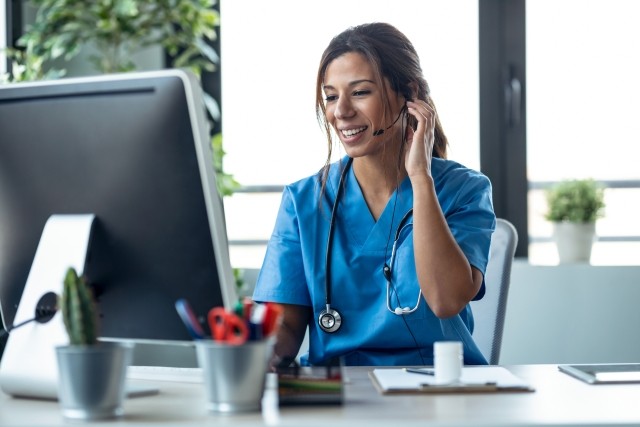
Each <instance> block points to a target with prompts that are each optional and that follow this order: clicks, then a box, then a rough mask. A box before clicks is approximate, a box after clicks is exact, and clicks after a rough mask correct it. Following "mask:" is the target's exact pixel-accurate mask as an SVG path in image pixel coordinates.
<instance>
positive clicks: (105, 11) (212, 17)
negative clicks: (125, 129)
mask: <svg viewBox="0 0 640 427" xmlns="http://www.w3.org/2000/svg"><path fill="white" fill-rule="evenodd" d="M30 4H32V5H33V6H34V7H36V8H37V14H36V19H35V22H34V23H33V24H32V25H31V26H29V27H28V28H27V30H26V32H25V34H23V36H22V37H21V38H20V39H19V40H18V42H17V44H18V47H20V48H22V49H24V52H25V55H26V56H27V58H29V59H30V58H32V57H35V58H39V59H40V60H41V61H42V63H41V64H39V66H40V69H38V68H37V67H36V68H35V69H33V70H32V71H34V73H33V74H34V75H41V76H42V75H44V73H42V66H44V65H46V64H47V63H50V62H51V61H55V60H59V59H60V60H63V61H69V60H70V59H72V58H73V57H75V56H76V55H77V54H78V53H79V52H80V50H81V48H82V47H84V46H85V45H89V44H90V45H92V46H94V47H95V48H96V49H97V52H98V53H97V54H96V55H92V56H91V58H90V59H91V61H92V62H93V64H94V66H95V68H96V69H97V70H99V71H101V72H103V73H114V72H125V71H132V70H133V69H134V68H135V65H134V63H133V62H132V61H131V55H132V54H133V53H135V52H138V51H140V50H141V49H143V48H145V47H148V46H155V45H160V46H162V47H163V48H164V49H165V50H166V51H167V52H168V53H169V55H170V56H171V57H172V58H173V61H172V62H173V64H172V65H173V66H174V67H177V68H189V69H191V70H192V71H193V72H194V73H195V74H196V75H198V76H199V75H200V73H201V71H202V70H203V69H204V70H213V69H214V68H215V65H214V64H216V63H217V62H218V55H217V53H216V52H215V50H213V49H212V48H211V47H210V46H209V45H208V44H207V43H206V42H207V40H215V39H216V37H217V34H216V31H215V27H216V26H217V25H219V21H220V16H219V14H218V12H217V11H216V10H214V9H213V5H214V4H215V0H95V1H91V2H87V1H84V0H31V2H30ZM34 65H37V64H34ZM60 72H61V73H64V70H61V71H60Z"/></svg>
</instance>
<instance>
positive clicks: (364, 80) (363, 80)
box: [322, 79, 376, 90]
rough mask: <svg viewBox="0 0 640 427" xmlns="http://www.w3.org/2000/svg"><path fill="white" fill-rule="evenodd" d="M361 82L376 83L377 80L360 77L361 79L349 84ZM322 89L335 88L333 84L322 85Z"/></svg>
mask: <svg viewBox="0 0 640 427" xmlns="http://www.w3.org/2000/svg"><path fill="white" fill-rule="evenodd" d="M361 83H372V84H375V83H376V82H374V81H373V80H369V79H360V80H354V81H352V82H349V86H357V85H359V84H361ZM322 89H323V90H325V89H335V88H334V87H333V86H331V85H322Z"/></svg>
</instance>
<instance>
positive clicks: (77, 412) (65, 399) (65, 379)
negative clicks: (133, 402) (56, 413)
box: [56, 342, 133, 420]
mask: <svg viewBox="0 0 640 427" xmlns="http://www.w3.org/2000/svg"><path fill="white" fill-rule="evenodd" d="M132 349H133V344H131V343H119V342H101V343H99V344H97V345H94V346H75V345H68V346H59V347H56V356H57V360H58V374H59V375H58V398H59V401H60V407H61V409H62V415H63V416H64V417H65V418H70V419H82V420H96V419H109V418H116V417H119V416H121V415H123V407H122V403H123V401H124V396H125V380H126V374H127V367H128V366H129V364H130V363H131V358H132V354H133V353H132Z"/></svg>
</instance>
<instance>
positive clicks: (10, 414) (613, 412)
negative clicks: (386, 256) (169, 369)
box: [0, 365, 640, 427]
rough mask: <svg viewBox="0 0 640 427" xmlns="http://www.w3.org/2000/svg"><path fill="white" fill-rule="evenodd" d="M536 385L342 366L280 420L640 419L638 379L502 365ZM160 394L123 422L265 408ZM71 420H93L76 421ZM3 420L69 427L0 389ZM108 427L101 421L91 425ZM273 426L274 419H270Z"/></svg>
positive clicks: (222, 421)
mask: <svg viewBox="0 0 640 427" xmlns="http://www.w3.org/2000/svg"><path fill="white" fill-rule="evenodd" d="M506 368H507V369H509V370H510V371H511V372H513V373H514V374H515V375H517V376H519V377H520V378H522V379H524V380H526V381H528V382H529V383H530V384H531V385H532V386H534V387H535V389H536V391H535V392H532V393H498V394H455V395H452V394H438V395H393V396H389V395H387V396H383V395H381V394H379V393H378V391H376V389H375V388H374V386H373V384H372V383H371V380H370V379H369V377H368V372H369V371H371V369H372V368H366V367H349V368H346V371H345V372H346V376H347V378H346V380H347V383H346V386H345V403H344V405H342V406H305V407H284V408H280V410H279V420H278V422H277V424H275V425H282V426H292V427H293V426H296V427H299V426H304V427H310V426H323V427H326V426H330V427H341V426H348V427H357V426H384V427H390V426H391V427H394V426H398V427H400V426H402V427H407V426H421V427H424V426H426V425H429V426H433V425H439V426H507V425H509V426H513V425H520V426H522V425H528V426H531V425H545V426H547V427H549V426H559V425H574V426H575V425H590V426H599V425H640V409H639V406H638V402H640V384H632V385H597V386H594V385H588V384H586V383H583V382H581V381H579V380H576V379H574V378H572V377H570V376H568V375H566V374H563V373H561V372H559V371H558V369H557V366H556V365H526V366H525V365H522V366H506ZM155 384H158V385H159V387H160V394H158V395H156V396H147V397H137V398H130V399H127V401H126V403H125V416H124V417H123V418H122V419H120V420H118V421H115V424H117V425H120V426H123V425H124V426H128V425H136V424H146V425H162V426H170V425H176V426H177V425H180V426H185V425H217V426H220V425H222V426H234V427H244V426H259V425H268V424H266V423H265V419H263V417H262V414H260V413H254V414H242V415H217V414H212V413H209V412H208V411H207V409H206V408H205V398H204V386H203V385H202V384H187V383H174V382H156V383H155ZM74 424H76V425H92V424H91V423H77V422H74ZM0 425H2V426H45V425H46V426H57V425H67V426H68V425H69V422H68V421H65V420H64V419H63V418H62V416H61V415H60V410H59V407H58V403H57V402H51V401H38V400H32V399H15V398H11V397H9V396H7V395H4V394H3V393H0ZM95 425H101V426H102V427H105V422H101V423H95ZM272 425H273V424H272Z"/></svg>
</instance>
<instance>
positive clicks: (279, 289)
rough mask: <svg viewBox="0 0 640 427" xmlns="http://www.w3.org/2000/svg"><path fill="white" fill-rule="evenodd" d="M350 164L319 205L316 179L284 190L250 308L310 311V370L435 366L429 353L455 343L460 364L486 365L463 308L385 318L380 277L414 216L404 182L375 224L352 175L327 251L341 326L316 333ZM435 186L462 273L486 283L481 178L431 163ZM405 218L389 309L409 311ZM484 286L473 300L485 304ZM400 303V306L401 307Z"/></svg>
mask: <svg viewBox="0 0 640 427" xmlns="http://www.w3.org/2000/svg"><path fill="white" fill-rule="evenodd" d="M346 161H347V157H345V158H343V159H342V160H340V161H339V162H336V163H333V164H332V165H331V168H330V171H329V179H328V181H327V187H326V191H325V193H324V196H323V199H322V204H321V205H319V197H320V182H319V178H318V175H314V176H310V177H307V178H305V179H302V180H300V181H298V182H295V183H293V184H291V185H288V186H287V187H286V188H285V189H284V191H283V194H282V202H281V205H280V210H279V212H278V217H277V219H276V224H275V228H274V231H273V234H272V236H271V238H270V240H269V243H268V245H267V252H266V255H265V259H264V263H263V265H262V268H261V270H260V274H259V275H258V280H257V283H256V287H255V291H254V294H253V298H254V300H256V301H273V302H277V303H283V304H297V305H304V306H310V307H311V308H312V310H313V317H312V321H311V322H310V324H309V354H308V356H307V357H308V360H306V361H308V363H310V364H313V365H315V364H322V363H325V362H327V361H328V360H329V359H331V358H334V357H339V356H341V357H343V363H344V364H346V365H368V366H398V365H432V364H433V343H434V342H436V341H445V340H455V341H461V342H462V343H463V346H464V363H465V364H486V363H487V361H486V359H485V358H484V356H483V355H482V353H481V352H480V350H479V349H478V347H477V346H476V344H475V343H474V341H473V339H472V338H471V332H472V331H473V316H472V313H471V309H470V307H469V306H467V307H466V308H465V309H464V310H462V312H461V313H460V314H458V315H455V316H453V317H450V318H447V319H439V318H437V317H436V316H435V315H434V314H433V312H432V311H431V309H430V308H429V306H428V305H427V304H426V302H425V300H424V297H421V301H420V304H419V307H418V309H417V310H416V311H415V312H413V313H411V314H408V315H404V316H398V315H396V314H394V313H391V312H390V311H389V310H388V309H387V292H386V286H387V281H386V279H385V277H384V275H383V272H382V269H383V266H384V264H385V263H389V262H390V257H391V249H392V245H393V240H394V237H395V233H396V231H397V229H398V225H399V223H400V221H401V219H402V217H403V216H404V215H405V213H406V212H407V211H409V210H410V209H411V208H412V207H413V190H412V187H411V182H410V180H409V179H408V178H405V179H404V181H403V182H402V183H401V185H400V187H399V189H398V190H397V192H396V194H394V195H392V197H391V198H390V199H389V202H388V204H387V206H386V207H385V210H384V211H383V213H382V215H381V216H380V218H379V219H378V221H375V220H374V218H373V216H372V215H371V212H370V211H369V208H368V207H367V204H366V202H365V199H364V197H363V195H362V192H361V190H360V186H359V184H358V182H357V180H356V178H355V176H354V174H353V168H350V169H349V170H348V171H347V173H346V176H345V187H344V189H343V192H342V194H341V197H340V200H339V205H338V208H337V213H336V218H335V223H334V230H333V233H334V235H333V243H332V250H331V254H330V256H331V269H330V270H331V271H330V275H331V308H333V309H336V310H338V311H339V312H340V314H341V316H342V326H341V327H340V329H339V330H338V331H336V332H334V333H327V332H324V331H322V330H321V329H320V327H319V325H318V322H317V320H318V316H319V315H320V312H321V311H322V310H324V309H325V308H326V292H325V273H326V258H325V256H326V249H327V238H328V233H329V224H330V221H331V207H332V206H333V203H334V200H335V195H336V190H337V187H338V182H339V180H340V174H341V172H342V169H343V168H344V166H345V165H346V163H347V162H346ZM431 172H432V176H433V179H434V183H435V188H436V193H437V195H438V200H439V202H440V206H441V208H442V211H443V213H444V216H445V218H446V220H447V224H448V225H449V228H450V230H451V232H452V234H453V237H454V238H455V239H456V241H457V242H458V245H459V246H460V248H461V249H462V251H463V252H464V253H465V255H466V256H467V259H468V260H469V263H470V264H471V265H472V266H474V267H475V268H477V269H478V270H480V271H481V272H482V273H483V274H484V272H485V269H486V266H487V259H488V256H489V246H490V243H491V234H492V233H493V230H494V228H495V214H494V212H493V204H492V199H491V183H490V181H489V179H488V178H487V177H486V176H484V175H482V174H481V173H479V172H477V171H474V170H471V169H468V168H466V167H464V166H462V165H460V164H459V163H456V162H454V161H451V160H444V159H439V158H434V159H433V161H432V170H431ZM412 222H413V221H412V218H410V219H409V221H408V225H407V226H405V227H403V228H402V229H401V230H402V231H401V233H400V235H399V238H398V242H397V245H396V255H395V259H394V262H393V265H391V270H392V277H391V283H392V286H393V288H394V289H395V291H396V292H397V298H396V296H395V295H393V297H392V298H391V308H392V309H394V308H395V307H397V306H401V307H410V308H413V307H414V306H415V304H416V301H417V299H418V294H419V285H418V279H417V276H416V268H415V260H414V256H413V226H412V225H411V224H412ZM484 289H485V285H484V281H483V283H482V287H481V289H480V291H479V293H478V295H477V296H476V297H475V299H480V298H482V296H483V295H484ZM398 301H399V302H398Z"/></svg>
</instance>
